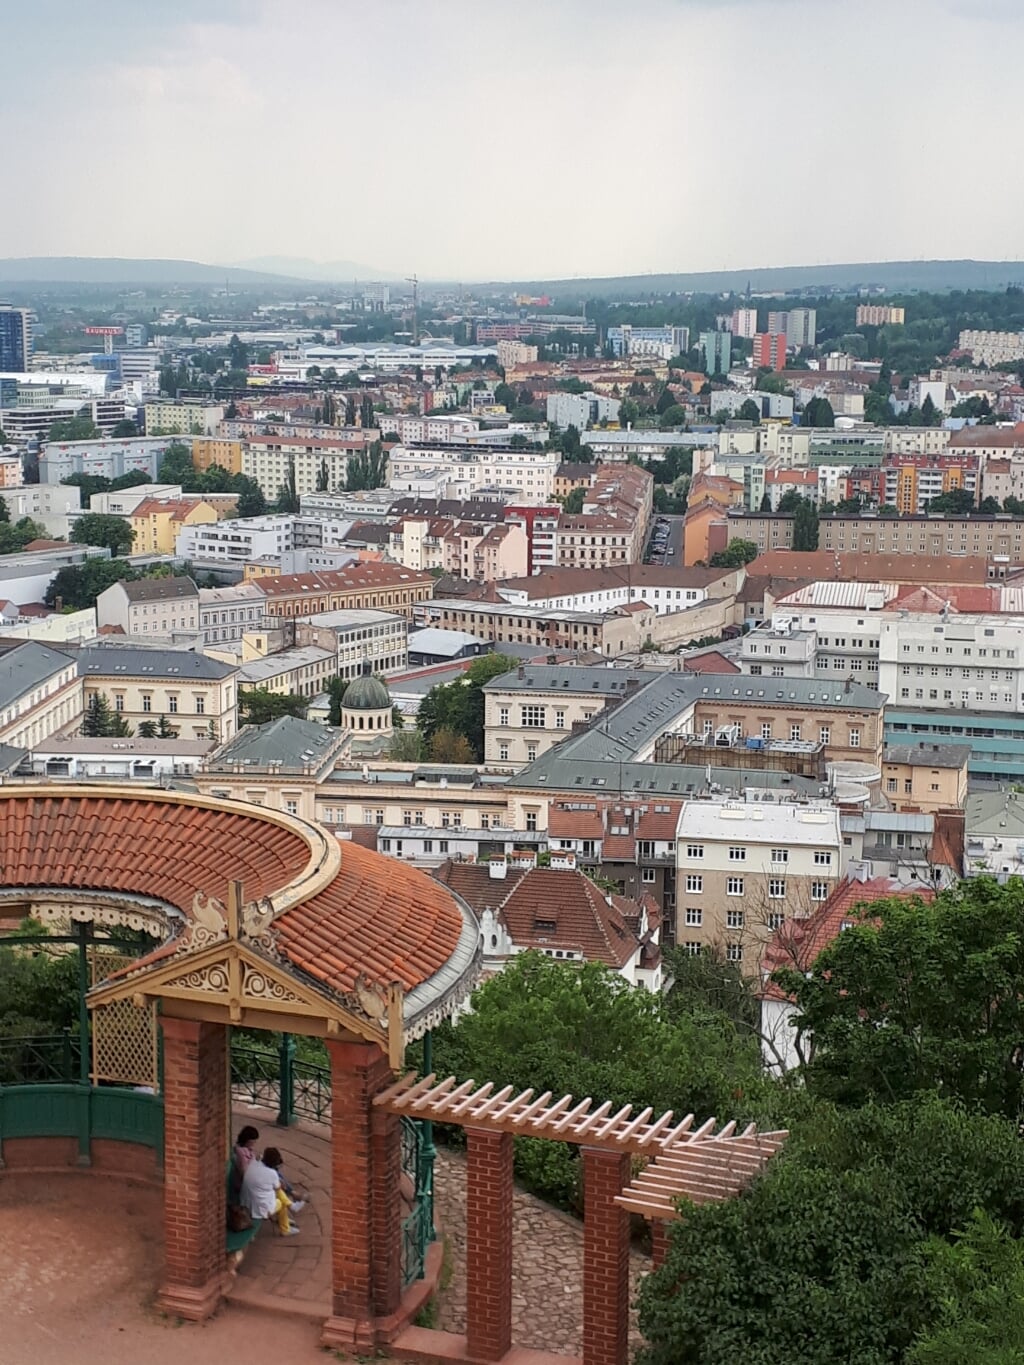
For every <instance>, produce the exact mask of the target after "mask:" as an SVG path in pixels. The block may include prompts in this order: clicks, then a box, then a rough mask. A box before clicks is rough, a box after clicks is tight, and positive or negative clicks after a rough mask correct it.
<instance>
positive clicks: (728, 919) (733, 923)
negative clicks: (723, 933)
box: [725, 910, 743, 929]
mask: <svg viewBox="0 0 1024 1365" xmlns="http://www.w3.org/2000/svg"><path fill="white" fill-rule="evenodd" d="M725 927H726V928H727V929H742V928H743V911H742V910H727V911H726V912H725Z"/></svg>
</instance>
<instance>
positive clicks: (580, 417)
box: [547, 393, 619, 431]
mask: <svg viewBox="0 0 1024 1365" xmlns="http://www.w3.org/2000/svg"><path fill="white" fill-rule="evenodd" d="M547 419H548V421H549V422H551V423H552V424H553V425H555V426H558V427H561V428H562V429H563V430H564V429H565V428H566V427H569V426H574V427H575V428H576V430H577V431H586V430H587V428H588V427H590V426H597V424H598V423H599V422H601V421H607V422H617V421H618V420H619V400H618V399H617V398H606V397H605V396H604V395H603V394H600V393H549V394H548V402H547Z"/></svg>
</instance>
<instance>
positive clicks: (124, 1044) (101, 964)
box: [89, 944, 160, 1090]
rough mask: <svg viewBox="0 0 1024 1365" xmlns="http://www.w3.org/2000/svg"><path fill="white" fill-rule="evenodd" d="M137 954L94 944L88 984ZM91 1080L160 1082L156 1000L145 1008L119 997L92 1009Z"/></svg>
mask: <svg viewBox="0 0 1024 1365" xmlns="http://www.w3.org/2000/svg"><path fill="white" fill-rule="evenodd" d="M134 961H135V958H134V957H129V956H126V955H125V954H124V953H115V952H112V951H111V950H110V949H107V948H102V947H100V946H99V945H98V944H94V945H93V946H92V947H90V949H89V984H90V985H91V986H95V985H98V984H99V982H101V981H105V980H106V978H107V977H108V976H110V975H111V974H112V973H113V972H117V971H120V970H121V968H122V967H127V966H129V965H130V964H131V963H132V962H134ZM92 1080H93V1084H94V1085H96V1084H98V1083H99V1082H100V1081H119V1082H121V1083H122V1084H128V1085H148V1086H152V1088H153V1089H154V1090H157V1089H159V1085H160V1059H159V1043H158V1032H157V1022H156V1002H155V1001H153V1002H151V1003H150V1004H148V1005H145V1006H143V1008H142V1009H139V1008H137V1007H136V1006H135V1005H133V1004H132V1002H131V1001H130V1000H118V1001H116V1002H115V1003H114V1004H112V1005H103V1006H102V1007H101V1008H99V1009H95V1010H93V1012H92Z"/></svg>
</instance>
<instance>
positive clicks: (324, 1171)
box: [229, 1108, 650, 1355]
mask: <svg viewBox="0 0 1024 1365" xmlns="http://www.w3.org/2000/svg"><path fill="white" fill-rule="evenodd" d="M243 1123H254V1124H255V1125H256V1127H258V1128H259V1130H260V1143H259V1144H258V1145H259V1146H261V1147H262V1146H270V1145H274V1146H277V1147H279V1148H280V1149H281V1151H282V1153H283V1154H284V1158H285V1173H286V1175H288V1177H289V1179H290V1180H291V1181H292V1183H293V1184H295V1185H297V1186H303V1187H305V1188H307V1189H309V1190H310V1192H311V1194H312V1200H311V1202H310V1205H309V1206H308V1207H307V1208H306V1209H305V1210H304V1211H303V1213H302V1214H301V1215H300V1216H299V1217H298V1218H297V1219H296V1221H297V1223H298V1224H299V1226H300V1228H301V1229H302V1231H301V1233H300V1235H299V1236H298V1237H289V1238H287V1239H285V1238H282V1237H277V1236H275V1235H274V1234H273V1232H272V1230H271V1228H270V1227H269V1226H265V1227H263V1228H261V1229H260V1232H259V1233H258V1235H257V1237H256V1238H255V1240H254V1241H253V1243H252V1244H251V1245H250V1247H249V1249H248V1251H247V1252H246V1255H245V1258H244V1260H243V1261H242V1264H241V1268H240V1270H239V1273H238V1276H237V1278H236V1279H235V1282H234V1286H233V1288H232V1290H231V1292H230V1294H229V1298H230V1300H231V1302H233V1303H237V1304H247V1305H249V1306H251V1307H261V1308H268V1309H272V1310H275V1311H277V1312H285V1313H291V1314H297V1315H299V1316H302V1317H307V1318H311V1319H315V1320H318V1321H322V1320H323V1319H324V1318H325V1317H327V1316H328V1314H329V1312H330V1300H331V1290H330V1276H331V1266H330V1217H329V1208H330V1146H329V1141H328V1137H327V1130H326V1129H325V1128H323V1127H321V1126H319V1125H315V1124H306V1123H303V1122H300V1123H299V1124H298V1125H297V1126H296V1127H294V1128H289V1129H283V1128H278V1127H277V1126H276V1125H275V1124H274V1122H273V1118H272V1115H271V1114H269V1113H267V1112H265V1111H257V1110H251V1109H248V1110H240V1109H238V1108H236V1110H235V1125H236V1128H237V1127H240V1126H241V1125H242V1124H243ZM435 1197H436V1212H437V1220H438V1224H439V1226H440V1228H441V1231H442V1234H443V1235H444V1237H445V1239H446V1241H447V1244H448V1252H447V1261H448V1264H449V1267H450V1280H449V1283H448V1285H447V1288H446V1289H445V1290H444V1291H443V1293H442V1294H441V1295H440V1296H439V1304H438V1319H437V1326H438V1327H439V1328H441V1329H443V1330H444V1331H448V1332H459V1333H462V1332H464V1331H465V1329H466V1170H465V1157H464V1156H463V1155H462V1153H460V1152H452V1151H449V1150H447V1149H445V1148H441V1149H440V1151H439V1152H438V1158H437V1165H436V1169H435ZM649 1269H650V1258H649V1257H647V1256H645V1255H643V1254H641V1253H640V1252H633V1254H632V1256H631V1258H630V1285H631V1297H633V1298H635V1295H636V1289H637V1285H638V1284H639V1281H640V1279H641V1277H642V1276H643V1275H644V1274H645V1273H646V1272H647V1271H648V1270H649ZM513 1275H514V1279H513V1289H512V1338H513V1340H514V1341H515V1342H516V1344H517V1345H519V1346H522V1347H525V1348H530V1349H534V1350H549V1351H561V1352H565V1353H567V1354H571V1355H579V1354H580V1352H581V1350H582V1340H581V1336H582V1319H583V1226H582V1224H581V1223H580V1222H579V1221H578V1220H577V1219H575V1218H572V1217H570V1216H569V1215H568V1214H562V1213H559V1212H558V1211H557V1210H556V1209H552V1208H550V1207H549V1206H548V1205H547V1204H544V1203H542V1202H541V1200H539V1199H536V1198H534V1197H533V1196H532V1195H530V1194H527V1193H525V1192H524V1191H522V1190H519V1189H517V1190H516V1192H515V1197H514V1200H513ZM639 1341H640V1338H639V1335H638V1333H637V1330H636V1323H635V1320H633V1321H632V1322H631V1348H632V1347H635V1346H636V1345H638V1344H639Z"/></svg>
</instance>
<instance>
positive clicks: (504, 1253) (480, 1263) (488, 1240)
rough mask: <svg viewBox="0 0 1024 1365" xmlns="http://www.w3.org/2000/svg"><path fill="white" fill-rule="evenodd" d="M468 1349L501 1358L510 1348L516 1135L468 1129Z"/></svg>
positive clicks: (479, 1356) (473, 1356) (473, 1357)
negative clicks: (513, 1154) (513, 1172)
mask: <svg viewBox="0 0 1024 1365" xmlns="http://www.w3.org/2000/svg"><path fill="white" fill-rule="evenodd" d="M466 1155H467V1163H466V1274H467V1284H466V1345H467V1354H468V1355H469V1358H470V1360H500V1359H501V1358H502V1356H503V1355H505V1353H506V1351H508V1349H509V1348H510V1346H511V1345H512V1135H511V1133H491V1132H487V1131H486V1130H484V1129H479V1128H467V1129H466Z"/></svg>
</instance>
